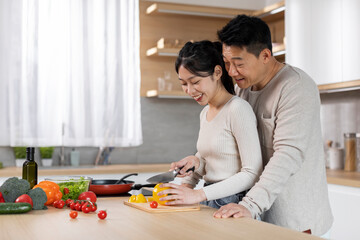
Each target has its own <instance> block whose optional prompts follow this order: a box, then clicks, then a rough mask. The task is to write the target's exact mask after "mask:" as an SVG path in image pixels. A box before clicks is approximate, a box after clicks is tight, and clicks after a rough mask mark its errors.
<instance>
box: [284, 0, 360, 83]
mask: <svg viewBox="0 0 360 240" xmlns="http://www.w3.org/2000/svg"><path fill="white" fill-rule="evenodd" d="M359 9H360V1H358V0H331V1H328V0H316V1H313V0H301V1H300V0H294V1H286V13H285V23H286V24H285V34H286V43H287V44H286V62H287V63H289V64H291V65H294V66H296V67H299V68H301V69H303V70H304V71H305V72H307V73H308V74H309V75H310V76H311V77H312V78H313V79H314V80H315V82H316V83H317V84H318V85H320V84H329V83H337V82H344V81H350V80H358V79H360V68H359V65H360V61H359V58H358V56H359V54H360V41H359V38H360V16H359V14H358V11H359Z"/></svg>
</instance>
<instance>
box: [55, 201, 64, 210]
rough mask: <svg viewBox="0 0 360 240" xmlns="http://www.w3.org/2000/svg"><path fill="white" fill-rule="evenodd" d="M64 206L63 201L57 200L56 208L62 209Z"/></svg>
mask: <svg viewBox="0 0 360 240" xmlns="http://www.w3.org/2000/svg"><path fill="white" fill-rule="evenodd" d="M64 206H65V202H64V201H63V200H59V201H58V203H57V206H56V207H57V208H63V207H64Z"/></svg>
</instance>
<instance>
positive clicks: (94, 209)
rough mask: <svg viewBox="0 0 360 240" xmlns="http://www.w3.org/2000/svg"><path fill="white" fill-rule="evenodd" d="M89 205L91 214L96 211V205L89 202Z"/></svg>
mask: <svg viewBox="0 0 360 240" xmlns="http://www.w3.org/2000/svg"><path fill="white" fill-rule="evenodd" d="M90 205H91V211H92V212H95V211H96V209H97V205H96V203H93V202H90Z"/></svg>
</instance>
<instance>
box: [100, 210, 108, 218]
mask: <svg viewBox="0 0 360 240" xmlns="http://www.w3.org/2000/svg"><path fill="white" fill-rule="evenodd" d="M106 216H107V213H106V211H104V210H101V211H99V212H98V217H99V218H100V219H101V220H103V219H105V218H106Z"/></svg>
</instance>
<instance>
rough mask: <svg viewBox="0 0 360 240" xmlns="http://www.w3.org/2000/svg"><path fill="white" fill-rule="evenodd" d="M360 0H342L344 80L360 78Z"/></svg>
mask: <svg viewBox="0 0 360 240" xmlns="http://www.w3.org/2000/svg"><path fill="white" fill-rule="evenodd" d="M359 9H360V1H359V0H343V2H342V42H343V55H342V60H343V81H350V80H359V79H360V61H359V56H360V15H359Z"/></svg>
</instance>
